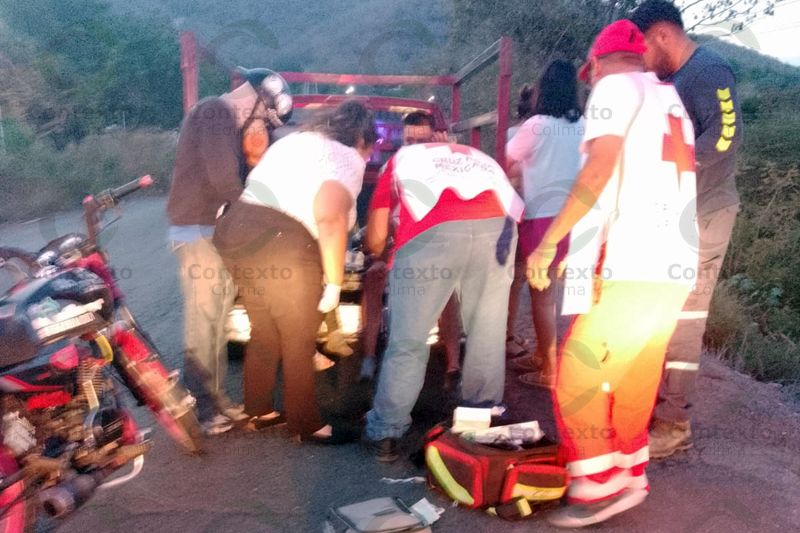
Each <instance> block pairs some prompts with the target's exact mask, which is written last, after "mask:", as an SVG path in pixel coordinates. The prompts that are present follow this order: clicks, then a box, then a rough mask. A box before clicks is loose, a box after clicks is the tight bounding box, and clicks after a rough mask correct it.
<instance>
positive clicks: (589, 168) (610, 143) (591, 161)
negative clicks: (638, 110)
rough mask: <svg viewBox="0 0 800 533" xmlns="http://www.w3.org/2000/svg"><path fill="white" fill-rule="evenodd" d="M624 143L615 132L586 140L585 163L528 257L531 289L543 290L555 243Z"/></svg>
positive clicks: (596, 193) (589, 200)
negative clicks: (586, 153)
mask: <svg viewBox="0 0 800 533" xmlns="http://www.w3.org/2000/svg"><path fill="white" fill-rule="evenodd" d="M624 143H625V138H624V137H620V136H617V135H604V136H602V137H598V138H596V139H593V140H592V141H589V143H588V147H587V148H588V157H587V159H586V163H585V164H584V166H583V168H582V169H581V171H580V172H579V173H578V176H577V177H576V178H575V184H574V185H573V186H572V190H571V191H570V193H569V196H568V197H567V200H566V201H565V202H564V206H563V207H562V208H561V211H560V212H559V213H558V215H557V216H556V218H555V220H553V223H552V224H551V225H550V227H549V228H548V229H547V231H546V232H545V234H544V236H543V237H542V242H541V244H539V246H538V247H537V248H536V250H534V251H533V253H532V254H531V255H530V256H529V257H528V280H529V282H530V284H531V285H532V286H533V287H534V288H535V289H539V290H544V289H546V288H547V287H548V286H549V285H550V279H549V277H548V275H547V269H548V268H549V267H550V264H551V263H552V262H553V258H554V257H555V254H556V247H557V246H558V243H559V242H560V241H561V240H562V239H563V238H564V237H566V236H567V234H568V233H569V232H570V231H571V230H572V228H573V226H575V224H577V223H578V221H579V220H580V219H581V218H583V217H584V216H585V215H586V214H587V213H588V212H589V211H590V210H591V209H592V207H593V206H594V205H595V203H596V202H597V199H598V198H599V197H600V194H601V193H602V192H603V189H605V187H606V185H608V182H609V180H610V179H611V176H612V174H613V173H614V167H615V166H616V165H617V161H618V160H619V157H620V155H621V154H622V147H623V145H624Z"/></svg>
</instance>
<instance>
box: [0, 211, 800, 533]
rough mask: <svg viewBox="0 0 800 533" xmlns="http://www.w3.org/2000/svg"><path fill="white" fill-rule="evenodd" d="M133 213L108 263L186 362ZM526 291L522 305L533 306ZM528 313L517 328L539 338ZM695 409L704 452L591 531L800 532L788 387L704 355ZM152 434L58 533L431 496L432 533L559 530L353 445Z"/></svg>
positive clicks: (795, 419)
mask: <svg viewBox="0 0 800 533" xmlns="http://www.w3.org/2000/svg"><path fill="white" fill-rule="evenodd" d="M124 209H125V211H124V217H123V218H122V219H121V220H120V221H119V222H117V223H116V224H115V225H114V226H113V227H112V229H109V230H108V231H107V233H106V238H107V240H108V248H109V250H110V252H111V257H112V262H113V263H114V265H115V266H116V267H117V270H118V273H119V274H120V277H121V278H122V281H121V284H122V287H123V290H124V291H125V293H126V295H127V297H128V303H129V305H130V306H131V307H132V309H133V310H134V312H135V313H136V315H137V317H138V318H139V320H140V322H141V323H142V324H143V326H144V327H145V329H147V330H148V331H149V332H150V333H151V335H152V336H153V337H154V339H155V341H156V343H157V344H158V346H159V347H160V349H161V351H162V352H163V354H164V359H165V361H166V363H167V364H168V365H169V366H171V367H173V368H180V367H181V366H182V364H181V355H180V352H181V334H180V331H181V325H180V324H181V310H180V302H181V298H180V292H179V288H178V284H177V278H176V263H175V260H174V258H173V257H172V256H171V254H170V251H169V249H168V246H167V243H166V239H165V234H166V228H167V222H166V218H165V216H164V199H163V198H153V197H151V198H143V199H139V200H136V201H131V202H127V203H126V204H125V205H124ZM79 227H80V219H79V214H78V213H70V214H66V215H62V216H58V217H55V218H45V219H42V220H39V221H34V222H32V223H27V224H16V225H7V226H2V227H0V245H15V246H21V247H24V248H27V249H36V248H38V247H39V246H41V245H42V244H44V243H45V242H46V241H48V240H49V239H51V238H53V237H55V236H56V235H60V234H63V233H66V232H68V231H74V230H76V229H79ZM527 302H528V301H527V299H526V298H525V297H523V299H522V306H523V309H524V308H525V307H526V306H527ZM529 323H530V314H529V313H522V314H521V316H520V318H519V323H518V331H520V332H521V333H523V334H525V335H526V336H528V337H529V338H532V337H533V332H532V327H531V326H530V325H529ZM240 367H241V365H240V363H239V362H238V361H235V360H234V361H232V362H231V368H230V376H229V380H228V381H229V390H231V393H232V395H233V396H234V397H240V395H241V391H240V385H239V384H240V379H241V368H240ZM430 367H431V368H430V369H429V373H428V381H427V383H426V387H425V391H424V392H423V397H422V398H421V400H420V402H419V404H418V406H417V413H416V414H415V420H416V423H415V427H414V431H413V435H412V436H411V437H410V438H409V439H408V442H406V443H404V447H405V450H406V452H407V453H411V452H412V451H414V449H415V448H416V445H417V443H418V441H419V435H420V434H421V432H422V431H424V429H426V427H430V425H432V424H433V423H435V422H436V421H437V420H439V419H442V418H444V417H446V416H448V410H449V407H450V406H451V401H450V399H448V398H447V397H446V396H445V395H443V394H442V393H441V392H440V385H441V375H442V369H443V364H442V357H441V354H436V353H435V354H434V355H433V356H432V358H431V364H430ZM357 368H358V356H357V355H355V356H353V357H351V358H348V359H344V360H340V362H339V363H338V364H337V366H336V367H334V369H333V370H331V371H328V372H325V373H324V374H320V375H319V384H320V399H321V401H322V403H323V404H324V405H325V406H326V409H327V411H328V412H329V413H332V414H335V415H338V416H342V417H350V418H355V417H357V416H358V414H359V413H360V412H361V411H362V410H363V409H364V407H365V406H366V405H367V403H368V398H369V392H370V391H369V390H366V389H365V388H364V387H362V386H359V385H358V384H355V380H354V379H353V378H354V376H355V374H356V371H357ZM699 390H700V397H699V399H698V405H697V408H696V411H695V423H694V431H695V434H696V438H695V447H694V448H693V449H692V450H690V451H689V452H687V453H683V454H681V455H678V456H675V457H674V458H671V459H668V460H665V461H661V462H656V463H652V464H651V465H650V467H649V468H648V476H649V478H650V482H651V486H652V493H651V495H650V497H649V498H648V500H647V501H646V502H645V503H644V504H643V505H641V506H640V507H638V508H636V509H635V510H632V511H630V512H627V513H624V514H622V515H620V516H618V517H615V518H613V519H611V520H610V521H608V522H607V523H605V524H602V525H599V526H594V527H593V528H591V529H592V530H594V531H604V532H605V531H608V532H611V531H641V532H670V533H673V532H701V531H730V532H738V531H775V532H788V531H798V528H800V415H798V412H797V408H796V407H794V408H793V407H791V406H789V405H787V404H786V403H785V402H784V401H783V398H782V396H781V393H780V390H779V389H778V388H777V387H775V386H772V385H769V384H763V383H757V382H755V381H753V380H752V379H750V378H748V377H745V376H742V375H740V374H737V373H735V372H733V371H731V370H730V369H728V368H726V367H725V366H723V365H722V364H720V363H719V362H718V361H716V360H714V359H713V358H710V357H707V358H706V359H705V360H704V361H703V370H702V371H701V375H700V381H699ZM506 403H507V404H508V405H509V406H510V408H511V411H512V414H513V415H514V416H515V417H517V418H519V419H536V420H539V421H540V422H541V423H542V425H543V427H544V429H545V431H546V432H547V433H549V434H550V435H554V431H553V424H552V414H551V409H550V398H549V395H548V394H547V393H545V392H544V391H541V390H536V389H531V388H527V387H525V386H523V385H518V383H517V381H516V375H515V373H514V372H512V371H509V374H508V380H507V392H506ZM137 417H138V418H139V420H140V421H141V422H142V423H144V424H147V425H151V426H152V427H153V428H154V432H153V439H154V441H155V447H154V449H153V450H152V451H151V452H150V454H149V455H148V456H147V459H146V461H145V467H144V471H143V472H142V474H141V475H140V476H139V477H138V478H136V479H135V480H133V481H132V482H130V483H128V484H127V485H125V486H123V487H119V488H116V489H111V490H107V491H101V492H99V493H98V494H96V495H95V496H94V497H93V498H92V500H91V501H90V502H89V503H88V504H86V505H85V506H84V507H83V508H81V509H80V510H78V511H77V512H76V513H75V514H74V515H73V516H72V517H70V518H69V519H67V520H66V521H64V522H62V523H61V524H59V525H58V526H57V530H58V531H59V532H63V533H68V532H76V533H77V532H81V533H86V532H106V531H169V532H208V533H222V532H240V531H241V532H251V531H253V532H256V531H263V532H283V531H287V532H289V531H291V532H316V531H321V529H322V523H323V520H324V517H325V513H326V510H327V509H328V508H329V507H330V506H339V505H345V504H348V503H353V502H357V501H361V500H365V499H369V498H373V497H379V496H398V497H400V498H402V499H403V500H404V501H406V502H407V503H411V504H413V503H414V502H416V501H418V500H419V499H421V498H423V497H426V498H428V499H429V500H430V501H432V502H433V503H435V504H436V505H439V506H441V507H444V508H446V512H445V513H444V515H443V516H442V518H441V520H440V521H439V522H437V523H436V524H435V525H434V528H433V530H434V531H440V532H442V533H444V532H448V531H450V532H456V531H457V532H472V531H508V532H514V531H530V530H538V531H550V530H551V529H552V528H550V527H549V526H548V525H547V524H546V522H544V521H543V520H541V518H531V519H529V520H526V521H523V522H514V523H512V522H505V521H503V520H501V519H498V518H492V517H489V516H487V515H485V514H483V513H481V512H478V511H469V510H464V509H459V508H455V507H451V506H450V505H449V503H448V502H447V501H446V500H445V499H444V498H443V497H441V496H440V495H438V494H436V493H434V492H432V491H430V490H428V489H427V488H426V487H425V485H419V484H388V483H386V482H384V481H382V479H383V478H394V479H402V478H409V477H413V476H420V475H424V471H423V470H420V469H419V468H417V467H416V466H414V464H413V463H412V462H411V461H409V460H400V461H398V462H396V463H395V464H392V465H381V464H379V463H377V462H375V461H374V460H373V459H372V458H371V457H370V456H369V455H367V454H366V453H364V452H363V451H362V449H361V448H360V447H359V445H358V444H352V445H346V446H339V447H321V446H314V445H308V444H305V445H301V444H297V443H295V442H293V441H292V440H290V439H289V436H288V434H287V433H286V430H285V429H284V428H280V427H278V428H272V429H269V430H266V431H264V432H262V433H257V434H247V433H242V432H231V433H228V434H225V435H222V436H219V437H216V438H212V439H210V440H209V441H208V450H209V452H208V454H206V455H204V456H202V457H190V456H186V455H184V454H182V453H181V452H180V451H179V450H178V449H177V448H176V446H174V445H173V444H172V443H171V442H170V441H169V440H168V439H167V438H166V436H165V435H164V433H163V432H162V431H161V430H160V429H159V428H158V427H156V426H154V421H153V419H152V417H151V416H150V415H149V413H148V412H146V411H145V410H142V409H140V410H139V411H138V413H137Z"/></svg>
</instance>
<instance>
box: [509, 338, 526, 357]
mask: <svg viewBox="0 0 800 533" xmlns="http://www.w3.org/2000/svg"><path fill="white" fill-rule="evenodd" d="M527 353H528V340H527V339H523V338H522V337H519V336H517V335H511V336H510V337H507V338H506V357H519V356H521V355H525V354H527Z"/></svg>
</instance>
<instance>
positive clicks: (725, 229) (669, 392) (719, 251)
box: [653, 205, 739, 422]
mask: <svg viewBox="0 0 800 533" xmlns="http://www.w3.org/2000/svg"><path fill="white" fill-rule="evenodd" d="M738 211H739V206H738V205H734V206H730V207H726V208H724V209H720V210H718V211H714V212H713V213H709V214H708V215H704V216H700V217H698V220H697V229H698V231H699V244H700V246H699V250H698V256H699V257H698V259H699V265H698V267H697V270H696V271H695V272H686V273H685V275H686V276H687V277H690V278H691V279H688V281H690V282H692V284H693V287H692V291H691V292H690V293H689V297H688V298H687V299H686V304H685V305H684V306H683V311H682V312H681V314H680V316H679V317H678V326H677V327H676V328H675V333H674V334H673V335H672V339H670V341H669V344H668V345H667V361H666V364H665V365H664V375H663V377H662V379H661V387H660V389H659V392H658V402H657V403H656V408H655V411H654V413H653V416H655V418H659V419H661V420H667V421H669V422H688V421H689V418H690V413H689V409H690V408H691V406H692V402H694V395H695V381H696V379H697V372H698V370H699V369H700V352H701V351H702V349H703V334H704V333H705V331H706V320H707V319H708V309H709V307H710V306H711V297H712V296H713V295H714V287H715V286H716V284H717V278H718V277H719V272H720V270H721V269H722V263H723V261H724V260H725V253H726V251H727V250H728V243H729V242H730V239H731V232H732V231H733V225H734V223H735V222H736V213H737V212H738Z"/></svg>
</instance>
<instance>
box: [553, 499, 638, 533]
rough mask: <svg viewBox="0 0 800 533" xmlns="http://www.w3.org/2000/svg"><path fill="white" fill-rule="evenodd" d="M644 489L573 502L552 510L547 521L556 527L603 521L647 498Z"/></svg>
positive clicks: (584, 524)
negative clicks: (600, 498) (586, 502)
mask: <svg viewBox="0 0 800 533" xmlns="http://www.w3.org/2000/svg"><path fill="white" fill-rule="evenodd" d="M647 494H648V492H647V490H646V489H627V490H625V491H623V492H622V493H620V494H619V495H617V496H614V497H613V498H610V499H608V500H604V501H601V502H597V503H590V504H573V505H567V506H566V507H562V508H561V509H558V510H557V511H553V512H552V513H550V514H549V515H548V516H547V521H548V522H549V523H550V524H551V525H553V526H556V527H565V528H567V527H568V528H576V527H585V526H591V525H592V524H599V523H600V522H605V521H606V520H608V519H609V518H611V517H612V516H614V515H618V514H619V513H621V512H623V511H627V510H628V509H632V508H634V507H636V506H637V505H639V504H640V503H642V502H643V501H644V500H645V499H646V498H647Z"/></svg>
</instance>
